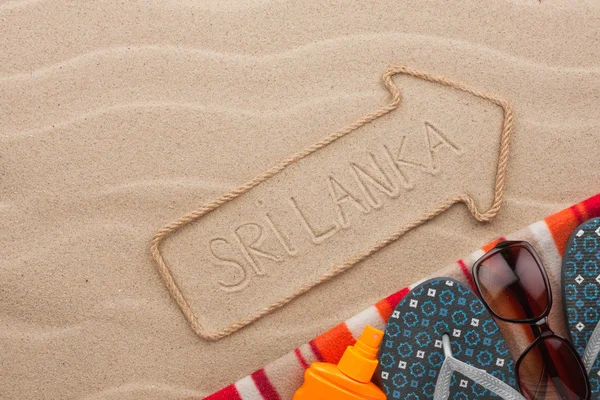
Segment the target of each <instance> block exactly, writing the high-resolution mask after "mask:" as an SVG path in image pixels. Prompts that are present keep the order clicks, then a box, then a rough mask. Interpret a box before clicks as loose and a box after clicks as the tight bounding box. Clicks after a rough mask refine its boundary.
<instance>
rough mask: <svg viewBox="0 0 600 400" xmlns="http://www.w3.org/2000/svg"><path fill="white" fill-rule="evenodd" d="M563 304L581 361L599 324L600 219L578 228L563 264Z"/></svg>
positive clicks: (595, 381)
mask: <svg viewBox="0 0 600 400" xmlns="http://www.w3.org/2000/svg"><path fill="white" fill-rule="evenodd" d="M562 290H563V304H564V308H565V315H566V319H567V325H568V327H569V335H570V337H571V342H573V345H574V346H575V349H577V352H578V353H579V355H580V356H581V357H583V353H584V352H585V348H586V346H587V343H588V341H589V339H590V336H591V335H592V332H593V331H594V328H595V327H596V325H597V324H598V321H599V320H600V218H594V219H591V220H588V221H586V222H584V223H582V224H581V225H579V226H578V227H577V228H575V230H574V231H573V233H572V234H571V237H570V238H569V241H568V242H567V247H566V249H565V253H564V255H563V261H562ZM589 377H590V385H591V389H592V398H593V399H598V398H600V360H596V361H595V363H594V366H593V367H592V370H591V371H590V373H589Z"/></svg>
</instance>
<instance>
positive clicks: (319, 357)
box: [308, 340, 323, 361]
mask: <svg viewBox="0 0 600 400" xmlns="http://www.w3.org/2000/svg"><path fill="white" fill-rule="evenodd" d="M308 344H309V345H310V349H311V350H312V352H313V354H314V355H315V358H316V359H317V360H319V361H323V354H321V352H320V351H319V348H318V347H317V344H316V343H315V341H314V340H311V341H310V342H308Z"/></svg>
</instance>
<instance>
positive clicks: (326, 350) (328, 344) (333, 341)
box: [312, 323, 356, 364]
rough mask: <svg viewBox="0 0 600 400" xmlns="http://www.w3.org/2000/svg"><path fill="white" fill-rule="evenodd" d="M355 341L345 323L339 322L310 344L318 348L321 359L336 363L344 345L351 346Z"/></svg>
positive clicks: (343, 349) (342, 352)
mask: <svg viewBox="0 0 600 400" xmlns="http://www.w3.org/2000/svg"><path fill="white" fill-rule="evenodd" d="M355 342H356V340H354V338H353V337H352V333H351V332H350V330H349V329H348V327H347V326H346V324H345V323H341V324H339V325H338V326H336V327H335V328H333V329H330V330H329V331H327V332H325V333H324V334H322V335H321V336H318V337H317V338H315V339H314V340H313V341H312V344H313V345H314V347H316V348H317V349H318V351H319V354H320V355H321V358H322V359H323V361H325V362H328V363H333V364H337V363H338V361H340V358H342V355H343V354H344V351H346V347H348V346H352V345H353V344H354V343H355Z"/></svg>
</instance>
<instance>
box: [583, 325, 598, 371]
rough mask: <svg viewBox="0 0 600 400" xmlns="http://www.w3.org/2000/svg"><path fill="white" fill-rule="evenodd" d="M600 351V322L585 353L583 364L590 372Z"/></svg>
mask: <svg viewBox="0 0 600 400" xmlns="http://www.w3.org/2000/svg"><path fill="white" fill-rule="evenodd" d="M599 353H600V323H598V324H597V325H596V327H595V328H594V331H593V332H592V336H590V340H589V341H588V344H587V346H586V348H585V352H584V353H583V365H585V369H586V370H587V373H588V374H589V373H590V371H591V370H592V367H593V366H594V363H595V362H596V359H597V358H598V354H599Z"/></svg>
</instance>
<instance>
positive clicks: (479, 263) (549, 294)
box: [472, 240, 552, 325]
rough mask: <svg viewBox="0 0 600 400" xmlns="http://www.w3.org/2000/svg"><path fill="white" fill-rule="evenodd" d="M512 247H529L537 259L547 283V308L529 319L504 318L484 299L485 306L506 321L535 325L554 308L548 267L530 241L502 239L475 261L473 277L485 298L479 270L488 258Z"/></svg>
mask: <svg viewBox="0 0 600 400" xmlns="http://www.w3.org/2000/svg"><path fill="white" fill-rule="evenodd" d="M511 247H523V248H525V249H527V250H528V251H529V253H530V254H531V255H532V257H533V259H534V260H535V263H536V264H537V268H538V270H539V271H540V273H541V274H542V278H543V279H544V285H546V295H547V303H546V304H547V305H546V310H544V312H543V313H542V314H541V315H540V316H539V317H535V318H528V319H511V318H504V317H502V316H501V315H498V314H497V313H496V312H495V311H494V310H492V308H491V307H490V306H489V304H488V303H487V301H483V305H484V306H485V308H487V310H488V311H489V312H490V313H491V314H492V315H493V316H494V317H496V318H498V319H499V320H502V321H504V322H511V323H513V324H529V325H535V324H536V323H537V322H538V321H540V320H541V319H544V318H547V317H548V315H549V314H550V310H551V309H552V288H551V287H550V280H549V279H548V274H547V273H546V269H545V268H544V267H543V265H544V264H542V260H540V257H539V256H538V254H537V252H536V251H535V249H534V248H533V246H532V245H531V244H530V243H529V242H525V241H522V240H510V241H509V240H505V241H502V242H500V243H498V244H496V246H494V248H493V249H491V250H490V251H488V252H487V253H485V254H484V255H483V256H481V257H480V258H479V259H478V260H477V261H475V264H473V270H472V274H473V278H474V279H475V286H476V287H477V291H478V292H479V297H481V298H483V296H482V295H481V290H480V289H479V287H480V286H481V283H480V281H479V270H480V268H481V266H482V264H483V263H484V262H485V261H486V260H488V259H490V258H491V257H493V256H495V255H496V254H498V253H500V252H502V251H503V250H506V249H509V248H511ZM519 300H522V299H519Z"/></svg>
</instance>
